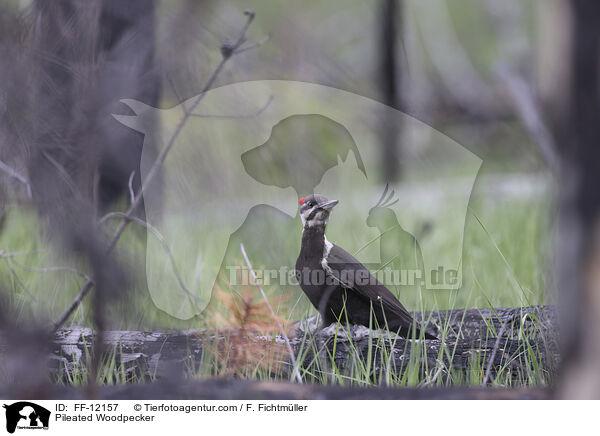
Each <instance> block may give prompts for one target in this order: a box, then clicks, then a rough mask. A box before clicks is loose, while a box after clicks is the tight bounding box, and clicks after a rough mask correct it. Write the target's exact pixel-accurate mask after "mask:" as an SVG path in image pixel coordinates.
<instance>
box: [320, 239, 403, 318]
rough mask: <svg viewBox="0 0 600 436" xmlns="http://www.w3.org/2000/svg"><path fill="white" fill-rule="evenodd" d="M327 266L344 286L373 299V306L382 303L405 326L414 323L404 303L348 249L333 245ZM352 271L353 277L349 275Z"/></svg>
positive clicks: (388, 312) (384, 308)
mask: <svg viewBox="0 0 600 436" xmlns="http://www.w3.org/2000/svg"><path fill="white" fill-rule="evenodd" d="M327 267H328V268H329V269H331V272H332V273H333V275H334V277H335V279H336V280H339V281H340V283H341V285H342V286H343V287H344V288H347V289H349V290H352V291H353V292H355V293H356V294H358V295H359V296H360V297H362V298H365V299H368V300H370V301H372V303H373V306H375V305H378V304H381V305H382V306H383V310H384V312H385V313H386V314H389V315H392V316H394V317H395V318H396V319H398V320H399V321H401V324H402V325H404V326H405V327H407V328H408V327H410V326H411V325H412V323H413V318H412V317H411V316H410V314H409V313H408V311H407V310H406V308H405V307H404V306H403V305H402V303H400V301H398V299H397V298H396V297H395V296H394V294H392V293H391V292H390V291H389V289H388V288H386V287H385V286H384V285H383V284H382V283H381V282H379V281H378V280H377V279H376V278H375V277H374V276H373V275H372V274H371V272H370V271H369V270H368V269H367V267H365V266H364V265H363V264H362V263H360V262H359V261H358V260H357V259H356V258H355V257H354V256H352V255H351V254H350V253H348V252H347V251H346V250H344V249H343V248H341V247H338V246H337V245H333V247H332V248H331V250H330V251H329V255H328V256H327ZM350 271H351V272H352V273H351V275H352V276H351V277H349V274H350V273H349V272H350ZM363 277H365V279H364V280H363V279H362V278H363Z"/></svg>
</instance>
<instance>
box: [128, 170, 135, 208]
mask: <svg viewBox="0 0 600 436" xmlns="http://www.w3.org/2000/svg"><path fill="white" fill-rule="evenodd" d="M134 176H135V170H133V171H132V172H131V174H130V175H129V181H128V182H127V187H128V188H129V202H130V204H133V202H134V201H135V192H133V177H134Z"/></svg>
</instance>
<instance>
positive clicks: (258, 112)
mask: <svg viewBox="0 0 600 436" xmlns="http://www.w3.org/2000/svg"><path fill="white" fill-rule="evenodd" d="M272 101H273V96H270V97H269V99H268V100H267V102H266V103H265V104H264V105H263V107H261V108H260V109H259V110H257V111H256V112H254V113H251V114H247V115H212V114H191V116H192V117H198V118H218V119H229V120H246V119H252V118H255V117H257V116H259V115H260V114H262V113H263V112H264V111H265V110H266V109H267V108H268V107H269V105H270V104H271V102H272Z"/></svg>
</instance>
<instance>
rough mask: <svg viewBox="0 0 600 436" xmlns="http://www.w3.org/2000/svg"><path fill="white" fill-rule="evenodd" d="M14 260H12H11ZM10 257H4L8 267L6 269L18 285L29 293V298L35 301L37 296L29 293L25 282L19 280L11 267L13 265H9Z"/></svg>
mask: <svg viewBox="0 0 600 436" xmlns="http://www.w3.org/2000/svg"><path fill="white" fill-rule="evenodd" d="M13 262H14V260H13ZM10 263H11V259H9V258H6V267H7V268H8V270H9V271H10V273H11V275H12V277H13V278H14V279H15V280H16V281H17V283H18V284H19V286H20V287H21V289H23V290H24V291H25V292H26V293H27V295H29V296H30V297H31V299H32V300H33V301H36V302H37V298H35V295H33V294H32V293H31V291H30V290H29V289H28V288H27V286H26V285H25V283H23V281H22V280H21V278H20V277H19V276H18V275H17V273H16V272H15V270H14V269H13V267H12V266H11V264H10Z"/></svg>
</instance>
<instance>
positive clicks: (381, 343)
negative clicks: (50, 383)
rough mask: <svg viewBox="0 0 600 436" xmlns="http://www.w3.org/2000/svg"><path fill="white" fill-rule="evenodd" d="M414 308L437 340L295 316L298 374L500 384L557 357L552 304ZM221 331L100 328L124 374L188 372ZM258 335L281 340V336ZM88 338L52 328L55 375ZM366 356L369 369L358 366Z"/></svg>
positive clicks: (73, 363)
mask: <svg viewBox="0 0 600 436" xmlns="http://www.w3.org/2000/svg"><path fill="white" fill-rule="evenodd" d="M413 316H414V317H415V318H416V319H417V320H419V321H420V322H421V323H422V324H424V325H426V326H427V328H428V329H429V330H431V331H436V332H437V333H438V335H439V337H440V340H426V341H418V340H417V341H410V340H406V339H404V338H400V337H396V336H395V335H393V334H388V333H384V332H383V331H371V330H369V329H367V328H365V327H362V326H351V327H350V328H349V329H348V330H346V331H340V330H339V329H338V330H337V331H336V328H335V326H333V325H332V326H329V327H327V328H324V329H321V330H319V329H318V328H317V323H318V321H317V319H316V318H310V319H308V320H304V321H302V322H300V323H298V324H297V325H296V329H295V335H294V336H292V337H291V338H290V342H291V344H292V347H293V350H294V353H295V355H296V356H295V357H296V360H297V362H298V365H299V367H300V369H301V370H302V373H303V377H304V378H305V380H306V381H309V382H310V381H317V382H318V381H320V380H321V376H323V375H324V374H325V375H327V374H331V372H332V371H334V370H335V371H336V372H338V373H342V374H343V373H352V372H353V371H354V372H356V368H357V365H358V366H361V365H362V366H361V368H362V369H361V371H362V376H363V381H365V382H369V383H372V382H377V380H381V374H382V372H386V373H388V374H389V373H390V372H391V373H393V377H396V378H397V379H399V378H401V377H402V375H403V373H404V371H406V370H407V368H409V367H410V365H411V362H412V365H413V366H412V368H413V369H414V368H415V365H417V367H418V370H419V372H420V374H419V379H420V380H425V382H424V384H428V383H430V384H434V383H437V384H444V385H450V384H453V383H455V382H460V381H464V380H465V379H466V377H468V375H469V372H472V371H479V372H480V373H481V374H479V375H477V376H478V377H479V378H483V381H484V384H485V383H492V382H493V381H494V380H495V379H496V377H497V376H498V374H503V375H504V378H503V380H504V381H503V383H502V384H507V383H508V384H511V381H514V382H515V383H516V384H523V383H522V381H523V380H524V379H530V378H531V377H534V376H535V377H541V378H542V380H543V382H545V383H547V382H548V381H551V380H552V374H554V372H555V369H556V367H557V364H558V346H557V339H556V331H557V328H556V327H557V319H556V310H555V308H554V307H553V306H532V307H526V308H507V309H496V310H492V309H465V310H451V311H436V312H430V313H426V314H425V315H422V314H421V313H413ZM226 336H227V332H223V331H219V332H215V331H211V330H203V329H198V330H187V331H168V332H139V331H107V332H105V336H104V339H105V342H106V345H107V346H108V349H110V350H112V351H111V352H112V353H114V354H113V358H114V361H115V365H116V366H119V367H120V368H122V371H123V372H124V373H125V374H126V377H127V379H128V380H131V381H137V382H140V381H144V380H152V381H156V380H160V379H164V378H172V377H173V376H174V375H178V374H183V373H185V372H186V371H187V372H188V376H189V375H190V374H189V373H190V371H192V375H193V369H194V368H196V367H198V365H200V364H201V362H202V361H203V358H205V357H206V353H207V350H208V349H209V348H210V347H209V345H212V346H214V344H215V343H216V344H219V343H221V342H222V343H225V342H223V341H226ZM257 338H258V339H259V340H263V341H266V342H274V343H281V342H283V338H281V337H275V338H274V340H273V338H269V337H260V336H257ZM93 341H94V332H93V331H92V330H91V329H89V328H85V327H69V328H65V329H61V330H59V331H58V332H57V334H56V338H55V341H54V344H53V350H52V354H51V359H50V360H51V369H52V371H53V372H54V373H55V374H56V376H57V377H59V378H60V377H62V378H63V379H64V380H65V381H68V380H69V376H70V375H71V374H72V373H73V372H74V371H77V370H78V367H79V368H80V367H81V366H82V365H85V362H86V359H87V356H89V354H90V352H91V345H92V343H93ZM227 346H229V345H228V344H226V345H225V347H227ZM237 346H238V347H239V346H240V345H237ZM370 359H371V360H370ZM367 361H369V362H370V363H369V364H368V366H369V370H368V373H367V372H365V370H364V365H365V362H367ZM415 362H416V363H415ZM334 366H335V368H334ZM273 371H274V372H273V374H272V376H273V378H277V379H283V380H285V379H289V378H290V374H291V371H292V368H291V366H290V364H289V362H287V363H286V364H285V365H283V366H281V367H280V368H277V369H273Z"/></svg>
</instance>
